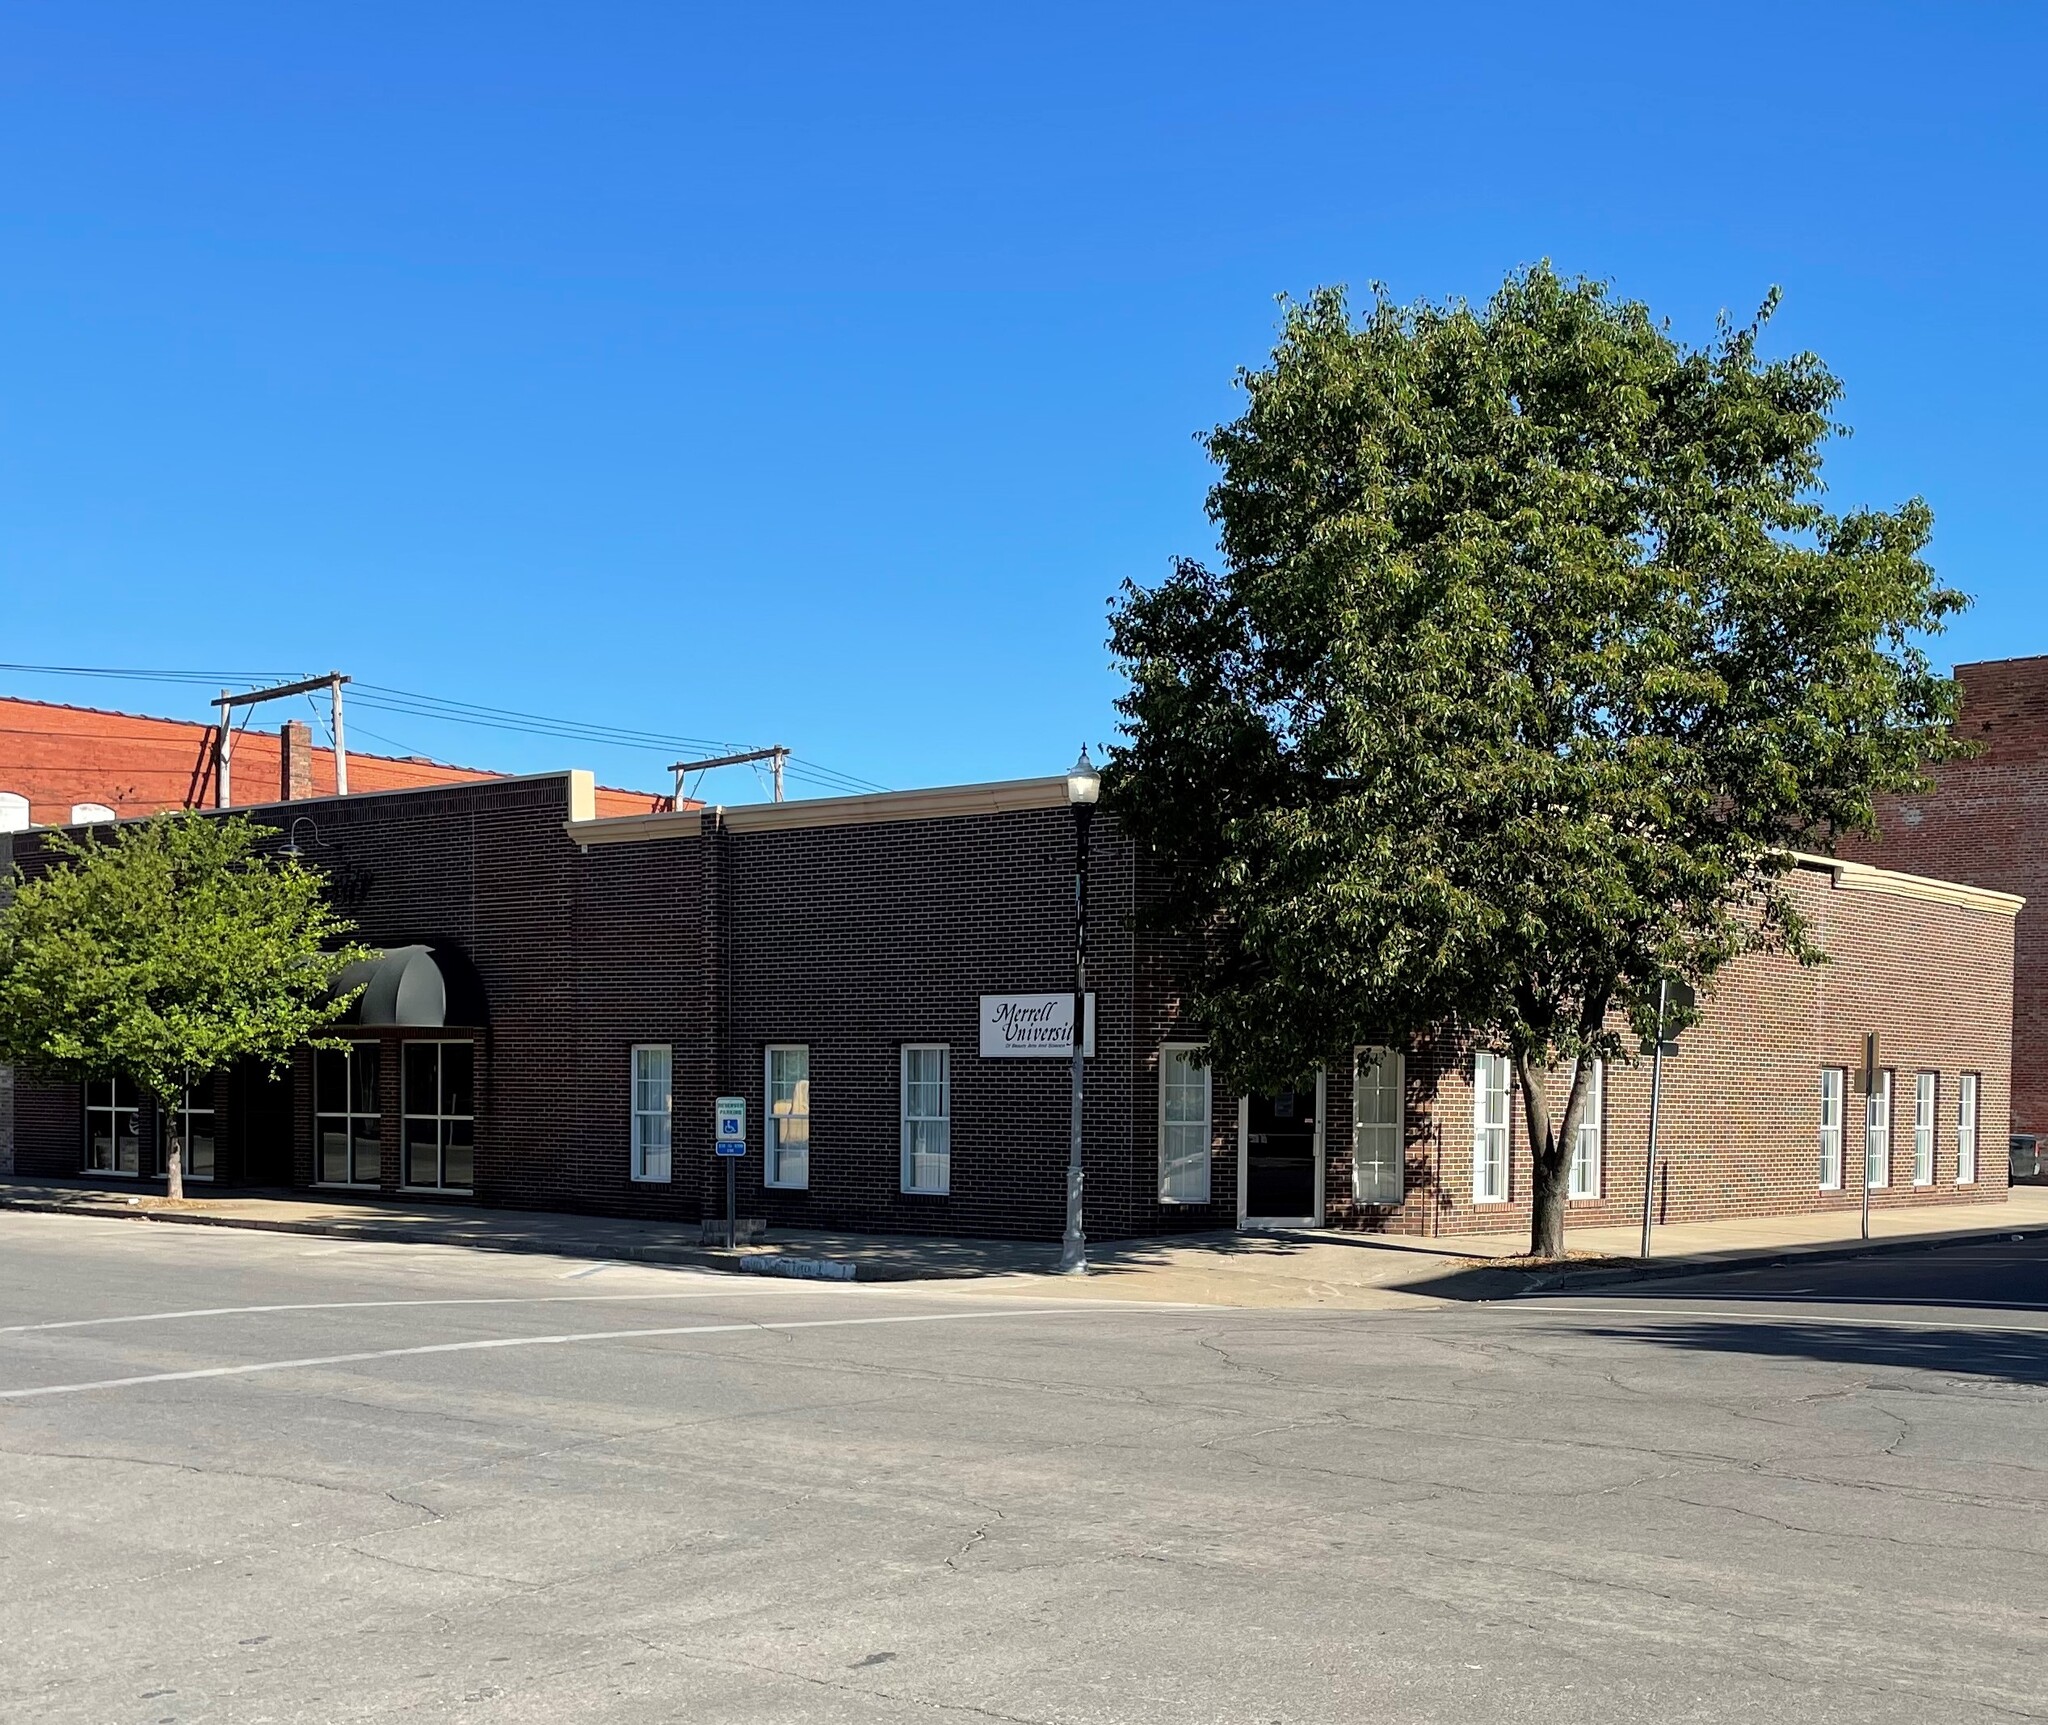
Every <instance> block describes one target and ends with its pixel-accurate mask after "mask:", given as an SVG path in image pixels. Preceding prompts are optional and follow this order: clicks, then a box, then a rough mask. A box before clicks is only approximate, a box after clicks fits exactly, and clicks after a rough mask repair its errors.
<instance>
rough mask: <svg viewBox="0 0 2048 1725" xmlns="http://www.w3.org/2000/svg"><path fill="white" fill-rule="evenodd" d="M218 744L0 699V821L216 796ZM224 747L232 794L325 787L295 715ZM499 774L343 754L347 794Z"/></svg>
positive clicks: (180, 726)
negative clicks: (228, 759) (227, 751)
mask: <svg viewBox="0 0 2048 1725" xmlns="http://www.w3.org/2000/svg"><path fill="white" fill-rule="evenodd" d="M219 741H220V728H219V727H218V726H217V725H201V724H194V723H193V722H191V721H190V720H188V719H157V718H150V717H147V716H145V715H143V714H140V713H111V712H107V711H104V710H103V709H101V708H98V707H68V706H63V705H60V704H59V703H57V702H54V701H19V700H10V699H6V698H0V828H9V829H12V830H16V831H19V830H22V829H24V828H26V827H29V826H63V825H65V824H66V823H68V822H71V821H73V820H79V821H84V820H92V819H98V818H106V817H102V816H100V815H98V813H97V811H98V810H101V809H104V810H105V811H106V812H107V816H108V817H114V818H118V819H122V820H126V819H129V818H131V817H132V816H136V815H151V814H155V813H157V812H158V811H159V810H162V809H181V808H211V807H213V806H214V804H215V802H216V801H217V800H218V799H217V791H218V788H219V787H218V783H217V779H216V772H217V763H218V759H219V752H218V751H219ZM232 753H233V763H234V765H233V773H232V778H231V788H232V790H233V791H234V793H235V796H236V799H237V800H239V801H240V802H243V803H268V802H272V801H284V800H289V799H292V798H305V797H316V796H319V797H327V796H332V795H333V794H334V751H333V749H331V748H322V747H320V746H318V745H317V744H315V742H314V741H313V732H312V727H311V726H309V725H308V724H307V723H306V721H305V720H303V719H291V720H287V721H286V722H285V723H284V724H282V725H280V726H279V727H278V728H277V729H276V730H275V731H263V730H257V729H254V728H251V729H247V730H243V729H239V728H238V729H237V730H236V732H235V737H234V748H233V751H232ZM504 776H505V775H504V774H503V773H494V772H491V771H488V770H487V769H485V768H482V767H456V766H450V765H449V764H448V763H447V762H445V761H430V760H427V759H425V758H423V757H421V756H419V755H366V754H363V753H361V752H359V751H358V750H355V749H350V750H349V751H348V778H349V790H350V792H351V793H360V792H363V791H397V790H413V789H417V788H418V787H419V786H422V785H462V784H482V783H484V782H486V781H488V780H491V779H501V778H503V777H504ZM597 802H598V812H599V813H601V814H609V815H626V814H640V813H643V812H645V811H646V810H648V809H652V808H657V807H661V806H663V804H664V799H663V798H661V797H659V796H657V795H655V794H653V793H651V792H646V791H620V790H612V789H609V788H607V787H604V786H600V787H599V788H598V792H597Z"/></svg>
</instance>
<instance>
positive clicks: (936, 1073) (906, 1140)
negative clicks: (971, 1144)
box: [903, 1042, 953, 1193]
mask: <svg viewBox="0 0 2048 1725" xmlns="http://www.w3.org/2000/svg"><path fill="white" fill-rule="evenodd" d="M952 1185H953V1051H952V1050H951V1049H950V1048H948V1047H947V1046H946V1044H944V1043H943V1042H907V1043H905V1044H904V1045H903V1190H904V1191H906V1192H935V1193H945V1192H948V1191H950V1190H951V1189H952Z"/></svg>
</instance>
